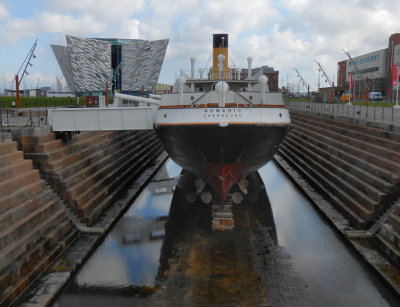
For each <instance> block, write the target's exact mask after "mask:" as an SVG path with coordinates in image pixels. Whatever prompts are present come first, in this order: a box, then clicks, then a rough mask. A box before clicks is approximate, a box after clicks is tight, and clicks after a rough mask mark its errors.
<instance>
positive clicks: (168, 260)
mask: <svg viewBox="0 0 400 307" xmlns="http://www.w3.org/2000/svg"><path fill="white" fill-rule="evenodd" d="M180 172H181V170H180V168H179V167H178V166H176V165H175V164H174V163H173V162H172V161H170V160H169V161H167V163H166V164H165V166H164V167H163V168H162V169H161V170H160V172H159V173H158V175H157V176H156V177H155V179H154V180H153V182H152V183H150V184H149V186H148V187H147V188H146V189H145V190H144V191H143V192H142V193H141V195H140V196H139V197H138V198H137V199H136V201H135V202H134V203H133V204H132V206H131V208H130V209H129V210H128V212H127V213H126V214H125V215H124V216H123V217H122V218H121V219H120V221H119V222H118V223H117V224H116V226H115V227H114V228H113V230H112V231H111V232H110V234H109V235H108V236H107V238H106V239H105V240H104V242H103V243H102V244H101V245H100V246H99V248H98V249H97V250H96V251H95V253H94V254H93V255H92V257H91V258H90V259H89V260H88V261H87V262H86V263H85V265H84V266H83V267H82V268H81V270H80V271H79V272H78V273H77V274H76V275H75V276H74V277H73V278H72V279H71V281H70V282H69V283H68V284H67V286H66V287H65V288H64V290H63V291H62V293H61V294H60V296H59V297H58V298H57V301H56V302H55V303H54V306H85V307H87V306H115V307H116V306H185V305H189V306H399V305H400V300H399V299H398V298H397V297H396V296H395V295H394V294H393V293H392V292H391V291H390V290H389V289H388V288H387V287H386V285H385V284H384V283H382V281H381V280H380V279H379V278H377V277H376V276H375V275H374V274H373V273H372V271H370V270H369V268H368V267H367V266H366V265H365V264H364V263H363V262H362V261H361V260H360V258H359V257H358V255H357V254H355V253H354V252H353V251H352V249H351V248H349V247H347V245H346V244H345V243H344V241H343V240H342V239H341V238H340V237H339V236H338V235H337V234H336V232H335V231H334V230H333V229H332V228H331V227H330V226H329V225H328V224H327V222H325V220H324V219H323V218H321V216H320V215H319V214H318V213H317V212H316V210H315V209H314V208H313V207H312V206H311V204H310V203H309V201H308V200H307V199H306V198H305V197H304V196H303V194H302V193H301V191H299V190H298V189H297V188H296V187H295V186H294V184H293V183H292V182H291V181H290V180H289V179H288V178H287V177H286V175H285V174H284V173H283V172H282V171H281V170H280V169H279V168H278V167H277V166H276V165H275V164H274V163H269V164H268V165H267V166H265V167H264V168H262V169H261V170H260V171H259V174H258V173H257V174H253V175H252V176H251V178H250V183H251V184H250V190H249V195H248V196H247V197H246V199H245V200H244V202H243V203H242V204H240V205H238V206H235V207H234V217H235V229H234V231H233V232H226V233H215V232H211V230H210V228H211V227H210V224H211V220H210V216H211V209H210V207H209V206H206V205H203V204H202V203H201V202H200V201H199V200H198V201H196V202H194V203H190V202H188V201H187V200H186V195H187V194H188V193H190V192H191V191H192V190H193V189H194V186H193V180H194V178H193V177H192V176H191V175H190V174H188V173H185V174H183V175H182V176H179V174H180ZM178 177H179V178H178ZM174 178H177V179H176V180H175V179H174Z"/></svg>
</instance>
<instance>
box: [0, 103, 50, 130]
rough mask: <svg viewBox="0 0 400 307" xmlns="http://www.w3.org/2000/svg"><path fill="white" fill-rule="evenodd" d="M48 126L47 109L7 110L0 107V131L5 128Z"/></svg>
mask: <svg viewBox="0 0 400 307" xmlns="http://www.w3.org/2000/svg"><path fill="white" fill-rule="evenodd" d="M47 125H48V111H47V109H29V110H28V109H25V110H23V111H19V110H17V109H13V110H8V109H3V108H1V107H0V129H1V131H3V130H4V128H7V127H13V126H19V127H25V128H27V127H30V128H34V127H41V126H47Z"/></svg>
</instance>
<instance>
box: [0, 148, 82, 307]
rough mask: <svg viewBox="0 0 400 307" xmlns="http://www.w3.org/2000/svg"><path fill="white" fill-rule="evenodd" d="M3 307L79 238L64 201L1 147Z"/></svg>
mask: <svg viewBox="0 0 400 307" xmlns="http://www.w3.org/2000/svg"><path fill="white" fill-rule="evenodd" d="M0 178H1V181H0V191H1V192H0V305H1V306H3V305H4V306H6V305H8V304H9V303H11V302H12V301H13V300H14V299H15V298H16V297H17V296H18V295H19V294H20V293H21V291H23V290H24V289H25V288H26V287H27V286H28V285H29V284H30V283H31V282H32V281H33V280H34V279H35V278H36V277H37V276H38V275H40V274H41V273H42V272H43V271H44V270H45V269H46V267H47V266H48V265H49V264H50V263H51V262H52V261H53V260H54V259H55V258H56V257H58V255H60V253H61V252H62V251H63V250H64V249H65V247H66V246H67V245H69V243H70V242H72V241H73V240H74V238H75V237H76V236H77V231H75V230H74V228H73V226H72V223H71V222H70V221H69V219H68V218H67V216H66V214H65V212H64V210H63V209H62V208H61V207H60V199H59V198H58V196H57V195H56V194H55V193H54V192H53V191H52V189H51V188H50V187H49V186H47V184H46V182H45V181H44V180H43V179H41V178H40V176H39V171H38V170H36V169H33V166H32V161H30V160H24V159H23V155H22V152H21V151H18V150H17V143H16V142H13V141H8V142H3V143H0Z"/></svg>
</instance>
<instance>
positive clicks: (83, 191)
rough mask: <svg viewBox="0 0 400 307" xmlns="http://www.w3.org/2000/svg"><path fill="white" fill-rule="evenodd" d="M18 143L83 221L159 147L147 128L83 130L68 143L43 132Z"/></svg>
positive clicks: (90, 218)
mask: <svg viewBox="0 0 400 307" xmlns="http://www.w3.org/2000/svg"><path fill="white" fill-rule="evenodd" d="M21 143H22V147H23V148H24V153H25V157H27V158H30V159H32V160H33V162H34V164H35V165H36V166H37V167H38V168H39V169H40V173H41V175H42V176H44V178H46V180H47V181H48V182H49V184H50V185H51V186H52V187H53V188H54V189H55V190H56V191H57V193H58V194H59V195H60V197H61V198H62V199H64V200H66V202H67V203H68V206H69V208H70V209H71V211H72V212H73V213H74V214H76V215H77V216H78V218H79V219H80V220H81V221H82V222H84V223H86V224H87V225H91V224H92V223H93V222H94V221H95V220H96V219H97V218H98V217H99V216H100V214H101V213H102V212H103V210H104V209H105V208H106V207H107V206H109V205H110V204H111V203H112V202H113V201H114V200H115V199H116V197H117V196H118V195H119V194H120V193H121V192H122V191H123V190H124V188H125V187H126V186H127V185H128V184H129V183H131V182H132V181H133V180H134V179H135V178H136V177H138V176H139V175H140V173H141V172H143V171H144V170H145V169H146V168H147V166H148V165H149V164H150V163H152V161H153V160H154V159H155V158H156V157H157V156H158V155H159V154H160V153H161V152H162V151H163V147H162V145H161V142H160V141H159V140H158V137H157V135H156V134H155V132H154V131H152V130H136V131H113V132H109V131H106V132H104V131H102V132H83V133H81V134H78V135H75V136H73V137H72V138H71V139H70V140H69V141H67V142H65V141H63V140H61V139H57V138H55V135H54V133H47V134H43V135H40V136H34V137H31V139H30V140H22V141H21Z"/></svg>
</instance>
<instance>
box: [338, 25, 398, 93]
mask: <svg viewBox="0 0 400 307" xmlns="http://www.w3.org/2000/svg"><path fill="white" fill-rule="evenodd" d="M392 65H400V33H395V34H392V35H391V36H390V37H389V42H388V46H387V47H386V48H385V49H380V50H376V51H372V52H369V53H366V54H363V55H358V56H354V57H351V59H347V60H343V61H340V62H339V63H338V74H337V87H338V88H341V89H342V90H348V89H349V85H350V80H351V75H352V76H353V85H354V86H353V95H354V98H355V99H362V98H363V97H365V94H366V84H367V82H368V83H369V91H370V92H381V93H382V95H383V96H387V97H388V98H389V99H390V97H391V96H392V90H393V88H392V74H391V67H392Z"/></svg>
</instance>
